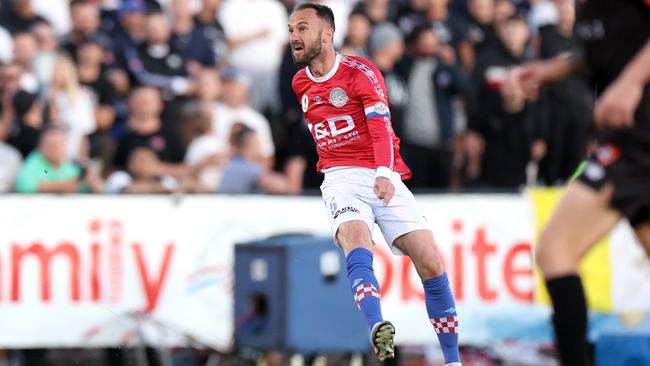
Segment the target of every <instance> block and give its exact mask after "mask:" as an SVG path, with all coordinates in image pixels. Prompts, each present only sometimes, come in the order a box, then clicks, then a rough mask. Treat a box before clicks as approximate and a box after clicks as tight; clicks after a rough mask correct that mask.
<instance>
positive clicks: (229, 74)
mask: <svg viewBox="0 0 650 366" xmlns="http://www.w3.org/2000/svg"><path fill="white" fill-rule="evenodd" d="M223 79H224V83H223V89H224V90H223V101H222V102H218V103H216V105H215V107H214V110H213V118H214V119H213V123H214V132H215V133H216V134H217V137H218V138H220V139H222V141H223V142H224V143H227V140H228V136H230V130H231V128H232V126H233V124H235V123H236V122H241V123H243V124H244V125H246V126H247V127H248V128H251V129H253V130H255V131H256V132H257V133H258V134H259V138H260V140H261V150H262V155H263V156H264V158H265V159H266V160H267V161H268V163H271V162H272V160H273V156H274V154H275V146H274V144H273V137H272V135H271V127H270V124H269V121H268V120H267V119H266V118H265V117H264V116H263V115H262V114H261V113H260V112H258V111H257V110H255V109H254V108H253V107H251V105H250V104H249V91H250V88H251V79H250V77H249V76H248V75H247V74H246V73H244V72H243V71H241V70H238V69H235V68H230V69H227V70H225V71H224V74H223Z"/></svg>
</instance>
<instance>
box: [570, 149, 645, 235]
mask: <svg viewBox="0 0 650 366" xmlns="http://www.w3.org/2000/svg"><path fill="white" fill-rule="evenodd" d="M578 180H580V181H581V182H583V183H585V184H587V185H588V186H590V187H592V188H594V189H595V190H600V189H601V188H602V187H603V186H604V185H605V184H606V183H612V184H613V185H614V195H613V197H612V201H611V203H610V204H611V207H613V208H615V209H617V210H618V211H620V212H621V213H622V214H623V215H624V216H625V217H627V219H628V220H629V221H630V224H631V225H632V226H633V227H635V226H638V225H640V224H643V223H646V222H650V144H648V145H645V146H639V145H635V144H632V145H626V146H623V145H620V144H616V143H614V142H609V143H604V144H601V145H599V146H598V148H597V149H596V151H595V152H594V153H593V154H592V155H591V156H590V157H589V161H588V162H587V165H586V166H585V168H584V170H583V172H582V173H581V174H580V176H579V177H578Z"/></svg>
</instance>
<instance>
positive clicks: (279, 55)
mask: <svg viewBox="0 0 650 366" xmlns="http://www.w3.org/2000/svg"><path fill="white" fill-rule="evenodd" d="M317 2H320V3H324V4H326V5H328V6H330V7H331V8H332V9H333V11H334V13H335V17H336V35H335V41H336V45H337V47H338V49H339V52H340V53H342V54H347V55H358V56H362V57H365V58H368V59H370V60H372V62H373V63H374V64H375V65H377V67H378V68H379V70H380V71H381V72H382V73H383V76H384V78H385V80H386V84H387V88H388V92H389V100H390V103H391V110H392V117H393V125H394V128H395V130H396V132H397V135H398V136H399V137H400V138H401V139H402V154H403V157H404V160H405V161H406V162H407V164H408V165H409V166H410V167H411V169H412V170H413V173H414V178H412V179H411V180H409V181H408V182H407V183H408V184H409V185H410V187H411V188H412V189H414V190H416V191H423V190H424V191H446V190H455V191H461V190H462V191H467V190H483V191H485V190H487V191H501V190H505V191H511V190H518V189H520V188H521V187H523V186H525V185H529V186H530V185H558V184H562V183H564V182H565V181H566V180H567V179H568V178H569V177H570V176H571V174H572V173H573V171H574V170H575V168H576V167H577V166H578V164H579V163H580V161H581V160H582V159H583V158H584V156H585V155H586V152H587V150H588V149H589V146H590V143H591V138H590V135H591V128H590V125H591V124H590V117H591V113H590V103H591V99H592V93H591V91H590V90H589V89H588V87H587V84H586V83H585V81H584V79H585V78H584V77H583V76H581V75H577V76H575V77H572V78H570V79H568V80H565V81H563V82H562V83H561V84H558V85H554V86H552V87H551V88H548V89H545V90H544V91H543V92H542V93H541V94H540V96H539V99H538V100H537V101H535V102H532V103H530V102H526V101H525V100H523V99H521V98H517V97H509V98H505V97H506V96H504V95H503V91H502V88H501V86H502V84H503V82H504V81H505V78H506V75H507V70H508V69H509V68H511V67H513V66H516V65H518V64H521V63H523V62H526V61H530V60H533V59H539V58H542V59H543V58H549V57H553V56H555V55H558V54H561V53H563V52H568V51H571V50H572V49H573V48H574V38H573V34H572V32H573V23H574V18H575V9H574V1H573V0H519V1H516V0H391V1H389V0H357V1H355V0H320V1H317ZM299 3H300V1H299V0H295V1H294V0H282V1H280V0H224V1H222V0H160V1H155V0H123V1H119V0H70V1H69V0H1V5H0V97H1V102H0V109H1V111H0V161H1V162H2V164H0V192H21V193H31V192H57V193H73V192H95V193H100V192H101V193H162V192H184V193H193V192H198V193H211V192H224V193H270V194H299V193H302V192H310V191H316V190H317V188H318V186H319V185H320V182H321V178H320V176H319V175H318V174H317V173H316V171H315V162H316V160H317V156H316V152H315V146H314V143H313V140H312V138H311V136H310V134H309V132H308V130H307V127H306V125H305V124H304V121H303V117H302V112H301V110H300V104H299V103H298V100H297V98H296V96H295V95H294V94H293V91H292V90H291V78H292V77H293V75H294V74H295V72H296V71H297V70H298V66H296V65H294V64H293V62H292V60H291V54H290V48H289V47H288V31H287V20H288V15H289V14H290V13H291V10H292V9H293V8H294V6H296V5H297V4H299ZM506 101H507V102H506Z"/></svg>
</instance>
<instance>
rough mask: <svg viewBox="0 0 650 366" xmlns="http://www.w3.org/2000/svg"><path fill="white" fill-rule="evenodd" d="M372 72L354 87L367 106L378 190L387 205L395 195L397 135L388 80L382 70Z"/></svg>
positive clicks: (359, 75) (361, 75)
mask: <svg viewBox="0 0 650 366" xmlns="http://www.w3.org/2000/svg"><path fill="white" fill-rule="evenodd" d="M371 70H372V71H373V72H372V73H368V75H366V74H365V73H363V72H358V73H357V75H356V81H355V84H354V85H355V87H356V92H357V95H358V96H359V97H360V98H361V101H362V103H363V108H364V111H365V115H366V123H367V124H368V132H369V133H370V138H371V140H372V148H373V153H374V158H375V165H376V166H377V175H376V178H375V187H374V191H375V194H376V195H377V197H378V198H380V199H382V200H383V201H384V205H388V203H389V202H390V200H391V198H393V194H394V193H395V186H393V183H392V182H391V181H390V176H391V174H392V173H393V167H394V166H395V154H394V150H393V140H394V139H395V135H394V133H393V127H392V124H391V120H390V111H389V109H388V101H387V100H386V86H385V84H384V80H383V78H382V77H381V74H380V73H379V71H378V70H376V69H374V68H371Z"/></svg>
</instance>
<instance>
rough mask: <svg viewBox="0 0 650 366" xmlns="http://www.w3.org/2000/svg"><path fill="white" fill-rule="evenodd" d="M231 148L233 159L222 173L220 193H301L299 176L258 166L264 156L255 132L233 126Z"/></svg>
mask: <svg viewBox="0 0 650 366" xmlns="http://www.w3.org/2000/svg"><path fill="white" fill-rule="evenodd" d="M230 146H231V156H232V158H231V159H230V161H228V163H226V165H225V167H224V169H223V174H222V179H221V182H220V183H219V189H218V192H219V193H238V194H243V193H267V194H298V193H300V190H301V186H302V173H301V172H298V173H299V174H282V173H276V172H273V171H270V170H269V169H268V168H266V167H265V166H264V165H263V164H261V163H260V160H261V159H263V154H262V151H261V148H260V147H261V141H260V138H259V135H258V133H257V132H256V131H255V130H253V129H251V128H249V127H247V126H246V125H245V124H240V123H236V124H234V125H233V130H232V134H231V138H230ZM288 172H291V170H288ZM293 172H294V173H296V171H293Z"/></svg>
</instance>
